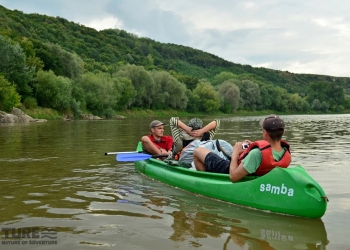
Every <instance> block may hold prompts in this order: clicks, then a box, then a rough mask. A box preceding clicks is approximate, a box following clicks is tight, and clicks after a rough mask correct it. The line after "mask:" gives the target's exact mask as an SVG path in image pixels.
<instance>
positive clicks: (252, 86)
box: [234, 80, 261, 110]
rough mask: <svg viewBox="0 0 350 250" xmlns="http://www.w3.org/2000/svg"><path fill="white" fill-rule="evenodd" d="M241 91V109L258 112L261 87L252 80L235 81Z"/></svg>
mask: <svg viewBox="0 0 350 250" xmlns="http://www.w3.org/2000/svg"><path fill="white" fill-rule="evenodd" d="M234 82H235V84H236V85H237V86H238V87H239V90H240V108H241V109H248V110H256V108H257V107H258V106H259V104H260V102H261V94H260V87H259V85H258V84H257V83H255V82H253V81H250V80H243V81H234Z"/></svg>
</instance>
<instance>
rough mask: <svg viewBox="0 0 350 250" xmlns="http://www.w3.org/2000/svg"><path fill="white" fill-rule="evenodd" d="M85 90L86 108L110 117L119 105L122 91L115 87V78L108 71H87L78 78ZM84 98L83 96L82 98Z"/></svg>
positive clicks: (77, 81)
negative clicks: (95, 72)
mask: <svg viewBox="0 0 350 250" xmlns="http://www.w3.org/2000/svg"><path fill="white" fill-rule="evenodd" d="M76 84H77V85H78V86H81V88H82V89H83V91H84V94H85V96H84V99H85V102H86V108H87V109H88V110H91V111H92V112H93V113H94V114H97V115H104V116H106V117H110V115H111V113H112V112H111V110H113V108H115V107H116V106H117V103H118V100H119V98H120V93H118V92H117V90H116V88H115V81H114V79H113V78H112V77H111V76H110V75H109V74H107V73H98V74H94V73H86V74H84V75H82V76H81V78H80V79H79V80H76ZM81 99H82V98H81Z"/></svg>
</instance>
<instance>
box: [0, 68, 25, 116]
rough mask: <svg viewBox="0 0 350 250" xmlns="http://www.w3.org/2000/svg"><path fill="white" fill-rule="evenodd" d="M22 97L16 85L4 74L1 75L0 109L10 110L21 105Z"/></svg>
mask: <svg viewBox="0 0 350 250" xmlns="http://www.w3.org/2000/svg"><path fill="white" fill-rule="evenodd" d="M20 101H21V97H20V95H19V94H18V93H17V91H16V88H15V86H13V85H11V84H10V83H9V82H8V81H7V80H6V79H5V77H4V76H2V75H0V110H2V111H5V112H9V111H11V110H12V108H13V107H17V106H19V105H20Z"/></svg>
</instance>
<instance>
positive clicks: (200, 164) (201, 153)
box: [193, 147, 210, 171]
mask: <svg viewBox="0 0 350 250" xmlns="http://www.w3.org/2000/svg"><path fill="white" fill-rule="evenodd" d="M209 152H210V151H209V150H208V149H206V148H201V147H199V148H197V149H196V150H195V151H194V152H193V161H194V165H195V167H196V169H197V170H198V171H206V168H205V165H204V160H205V157H206V156H207V154H208V153H209Z"/></svg>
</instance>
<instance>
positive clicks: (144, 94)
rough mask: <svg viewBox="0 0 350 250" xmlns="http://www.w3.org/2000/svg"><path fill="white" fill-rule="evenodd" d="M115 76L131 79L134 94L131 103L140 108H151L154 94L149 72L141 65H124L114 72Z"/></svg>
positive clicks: (153, 84)
mask: <svg viewBox="0 0 350 250" xmlns="http://www.w3.org/2000/svg"><path fill="white" fill-rule="evenodd" d="M115 76H117V77H126V78H129V79H130V80H131V83H132V85H133V86H134V89H135V90H136V95H135V98H134V100H133V103H132V105H133V106H135V107H140V108H149V109H150V108H151V106H152V102H153V98H154V95H155V91H156V89H155V83H154V80H153V77H152V76H151V74H150V72H148V71H146V70H145V68H144V67H142V66H136V65H126V66H123V67H121V68H120V70H119V71H117V72H116V74H115Z"/></svg>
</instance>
